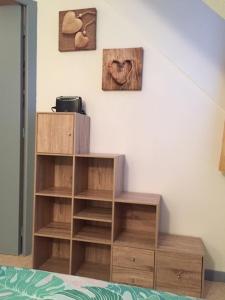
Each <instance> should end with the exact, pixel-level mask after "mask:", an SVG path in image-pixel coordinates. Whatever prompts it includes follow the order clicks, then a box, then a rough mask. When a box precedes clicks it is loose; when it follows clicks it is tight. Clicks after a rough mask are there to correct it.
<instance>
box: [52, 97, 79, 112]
mask: <svg viewBox="0 0 225 300" xmlns="http://www.w3.org/2000/svg"><path fill="white" fill-rule="evenodd" d="M52 111H53V112H55V111H56V112H77V113H80V114H85V111H84V110H83V103H82V98H81V97H78V96H60V97H57V98H56V106H53V107H52Z"/></svg>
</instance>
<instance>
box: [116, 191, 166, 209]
mask: <svg viewBox="0 0 225 300" xmlns="http://www.w3.org/2000/svg"><path fill="white" fill-rule="evenodd" d="M160 199H161V195H158V194H147V193H134V192H124V193H122V194H120V195H119V196H118V197H116V199H115V202H121V203H131V204H144V205H154V206H157V205H159V204H160Z"/></svg>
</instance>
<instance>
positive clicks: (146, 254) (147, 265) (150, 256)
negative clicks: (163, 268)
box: [113, 246, 155, 272]
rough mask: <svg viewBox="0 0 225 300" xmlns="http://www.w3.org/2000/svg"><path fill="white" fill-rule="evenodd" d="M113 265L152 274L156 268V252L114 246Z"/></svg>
mask: <svg viewBox="0 0 225 300" xmlns="http://www.w3.org/2000/svg"><path fill="white" fill-rule="evenodd" d="M113 265H114V266H119V267H123V268H131V269H138V270H143V271H151V272H152V271H153V270H154V266H155V252H154V251H150V250H143V249H136V248H128V247H117V246H114V247H113Z"/></svg>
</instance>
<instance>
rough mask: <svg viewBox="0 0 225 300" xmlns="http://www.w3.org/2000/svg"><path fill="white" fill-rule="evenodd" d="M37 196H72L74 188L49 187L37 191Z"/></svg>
mask: <svg viewBox="0 0 225 300" xmlns="http://www.w3.org/2000/svg"><path fill="white" fill-rule="evenodd" d="M36 195H37V196H50V197H63V198H72V188H67V187H49V188H47V189H43V190H40V191H37V192H36Z"/></svg>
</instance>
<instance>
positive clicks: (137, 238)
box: [114, 197, 159, 249]
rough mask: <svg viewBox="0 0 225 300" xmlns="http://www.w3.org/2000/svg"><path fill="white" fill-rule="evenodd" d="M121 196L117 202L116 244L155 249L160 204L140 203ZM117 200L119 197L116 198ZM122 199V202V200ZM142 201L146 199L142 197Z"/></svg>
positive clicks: (115, 221)
mask: <svg viewBox="0 0 225 300" xmlns="http://www.w3.org/2000/svg"><path fill="white" fill-rule="evenodd" d="M124 198H126V197H121V198H120V199H118V202H115V212H114V214H115V215H114V217H115V220H114V223H115V225H116V226H115V228H114V244H115V245H118V246H119V245H120V246H127V247H134V248H142V249H155V247H156V245H157V239H158V205H159V202H156V203H154V204H152V205H151V202H149V203H148V204H147V205H146V204H140V203H138V201H137V202H136V203H135V201H132V200H130V199H131V198H130V197H128V198H129V199H128V200H127V201H128V202H127V203H126V200H125V199H124ZM116 200H117V199H116ZM120 201H121V202H120ZM141 203H144V200H143V199H141Z"/></svg>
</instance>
